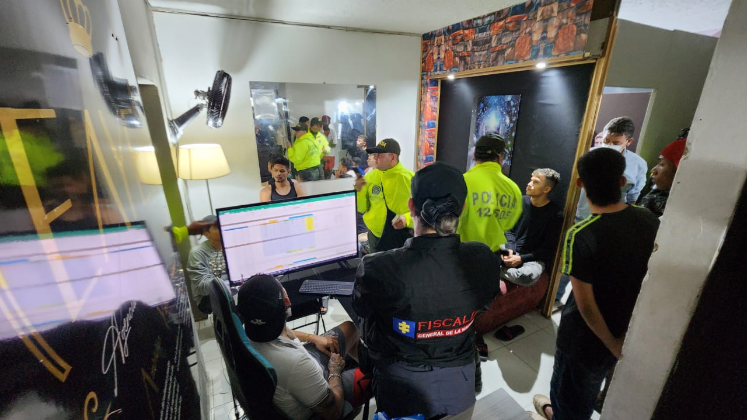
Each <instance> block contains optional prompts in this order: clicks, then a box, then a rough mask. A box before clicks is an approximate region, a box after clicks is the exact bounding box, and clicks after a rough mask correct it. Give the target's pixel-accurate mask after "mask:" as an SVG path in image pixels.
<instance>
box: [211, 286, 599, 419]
mask: <svg viewBox="0 0 747 420" xmlns="http://www.w3.org/2000/svg"><path fill="white" fill-rule="evenodd" d="M349 319H350V318H349V317H348V315H347V313H346V312H345V310H344V309H343V307H342V305H340V304H339V303H338V302H337V301H336V300H334V299H333V300H330V305H329V311H328V313H327V315H325V316H324V320H325V323H326V326H327V329H330V328H333V327H335V326H336V325H338V324H340V323H342V322H344V321H347V320H349ZM308 321H311V319H309V320H308ZM306 322H307V320H305V319H299V320H296V321H295V322H293V323H291V327H293V326H294V325H303V324H304V323H306ZM559 322H560V312H556V313H554V314H553V316H552V319H547V318H545V317H543V316H542V315H540V314H539V313H538V312H532V313H529V314H527V315H524V316H521V317H519V318H518V319H515V320H514V321H511V322H509V325H517V324H518V325H521V326H523V327H524V329H525V330H526V331H525V333H524V334H522V335H521V336H519V337H517V338H516V339H514V340H512V341H509V342H502V341H499V340H498V339H496V338H495V337H494V336H493V334H492V333H490V334H486V335H485V336H484V338H485V341H486V343H487V344H488V350H489V357H488V361H487V362H483V363H482V381H483V389H482V392H481V393H480V394H479V395H478V396H477V398H478V399H479V398H481V397H483V396H485V395H488V394H490V393H491V392H493V391H495V390H497V389H499V388H503V389H505V390H506V391H507V392H508V393H509V395H511V397H513V398H514V399H515V400H516V402H518V403H519V405H521V406H522V407H524V409H526V410H528V411H533V410H534V407H533V406H532V398H533V397H534V395H535V394H544V395H548V394H549V393H550V378H551V377H552V367H553V361H554V354H555V335H556V331H557V326H558V323H559ZM313 328H314V327H313V326H307V327H305V328H303V329H302V330H304V331H310V332H311V331H313ZM207 329H208V328H200V329H199V336H200V339H201V343H202V344H201V345H202V351H203V357H204V358H205V364H206V368H207V372H208V376H209V377H210V382H211V383H210V386H209V389H210V392H211V395H212V399H211V401H212V404H211V416H212V418H211V420H232V419H234V418H235V417H234V412H233V402H232V398H231V388H230V386H229V384H228V377H227V376H226V373H225V366H224V364H223V359H222V357H221V354H220V349H219V348H218V345H217V343H216V342H215V337H213V336H212V334H210V333H208V332H205V331H204V330H207ZM209 330H210V331H212V328H209ZM375 411H376V407H375V404H374V403H373V402H372V407H371V413H374V412H375ZM361 417H362V416H359V419H360V418H361ZM592 419H599V414H597V413H594V415H593V416H592Z"/></svg>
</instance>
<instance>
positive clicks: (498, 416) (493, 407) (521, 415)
mask: <svg viewBox="0 0 747 420" xmlns="http://www.w3.org/2000/svg"><path fill="white" fill-rule="evenodd" d="M449 419H450V420H470V419H473V420H482V419H485V420H488V419H490V420H532V417H531V416H530V415H529V413H527V412H526V411H524V409H523V408H521V406H520V405H519V403H517V402H516V401H515V400H514V399H513V398H511V396H510V395H508V392H506V390H504V389H503V388H501V389H499V390H497V391H494V392H492V393H490V394H489V395H486V396H485V397H483V398H481V399H479V400H477V402H476V403H475V405H474V407H473V409H472V410H467V411H465V412H463V413H462V414H457V415H455V416H451V417H449Z"/></svg>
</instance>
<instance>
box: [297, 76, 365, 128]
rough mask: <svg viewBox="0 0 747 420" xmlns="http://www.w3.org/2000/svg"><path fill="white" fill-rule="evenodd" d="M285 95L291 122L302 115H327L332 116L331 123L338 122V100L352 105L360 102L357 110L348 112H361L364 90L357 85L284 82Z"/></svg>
mask: <svg viewBox="0 0 747 420" xmlns="http://www.w3.org/2000/svg"><path fill="white" fill-rule="evenodd" d="M285 96H286V98H287V99H288V111H289V113H290V117H291V120H292V121H293V122H296V121H298V118H299V117H301V116H304V115H305V116H307V117H309V118H314V117H321V116H322V115H329V116H330V117H332V123H333V124H338V123H339V122H340V120H339V115H338V110H337V109H338V105H339V103H340V101H343V100H344V101H346V102H349V103H352V104H353V105H355V103H356V102H358V103H360V104H361V105H360V106H358V107H357V111H352V110H351V111H349V112H361V110H362V109H363V105H362V104H363V98H364V91H363V89H362V88H359V87H358V85H339V84H310V83H286V84H285Z"/></svg>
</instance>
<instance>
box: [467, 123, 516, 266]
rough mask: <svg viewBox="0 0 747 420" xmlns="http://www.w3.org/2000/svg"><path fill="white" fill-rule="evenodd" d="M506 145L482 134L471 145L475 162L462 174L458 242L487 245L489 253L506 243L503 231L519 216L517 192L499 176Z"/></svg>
mask: <svg viewBox="0 0 747 420" xmlns="http://www.w3.org/2000/svg"><path fill="white" fill-rule="evenodd" d="M505 147H506V142H505V141H504V140H503V138H502V137H501V136H499V135H497V134H486V135H484V136H482V137H480V139H478V140H477V143H476V144H475V153H474V158H475V162H476V163H477V164H476V165H475V166H474V167H473V168H472V169H470V170H469V171H467V173H465V174H464V180H465V182H466V183H467V190H468V191H467V203H466V205H465V207H464V212H463V213H462V217H461V219H460V220H459V235H460V237H461V238H462V241H465V242H466V241H477V242H482V243H484V244H487V245H488V246H489V247H490V249H491V250H492V251H493V252H498V251H500V248H501V245H503V244H505V243H506V235H505V232H506V231H507V230H509V229H511V228H512V227H514V225H515V224H516V222H517V221H518V220H519V217H520V216H521V210H522V206H521V190H520V189H519V186H518V185H516V183H515V182H514V181H512V180H511V179H509V178H508V177H507V176H506V175H504V174H503V172H502V169H501V163H502V161H503V153H504V150H505Z"/></svg>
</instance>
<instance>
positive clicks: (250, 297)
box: [236, 274, 286, 343]
mask: <svg viewBox="0 0 747 420" xmlns="http://www.w3.org/2000/svg"><path fill="white" fill-rule="evenodd" d="M236 309H237V311H238V312H239V315H241V318H242V320H243V321H244V330H246V335H247V336H248V337H249V338H250V339H251V340H252V341H256V342H258V343H266V342H268V341H272V340H274V339H276V338H278V337H279V336H280V333H282V332H283V327H285V319H286V315H285V313H286V312H285V300H284V299H283V286H282V285H280V282H279V281H277V280H276V279H275V277H273V276H271V275H268V274H258V275H256V276H252V277H250V278H249V280H247V281H246V282H244V284H242V285H241V287H240V288H239V296H238V303H237V305H236Z"/></svg>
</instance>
